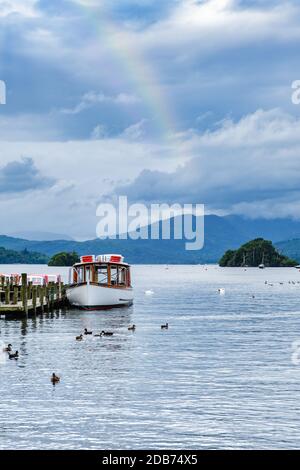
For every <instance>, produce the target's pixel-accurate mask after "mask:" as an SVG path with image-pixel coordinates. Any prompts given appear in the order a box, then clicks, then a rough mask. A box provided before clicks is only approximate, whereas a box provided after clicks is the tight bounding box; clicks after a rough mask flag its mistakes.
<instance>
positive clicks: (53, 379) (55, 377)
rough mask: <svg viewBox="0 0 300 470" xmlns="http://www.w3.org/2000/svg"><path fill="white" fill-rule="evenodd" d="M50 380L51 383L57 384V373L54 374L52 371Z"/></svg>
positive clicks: (58, 380) (58, 379)
mask: <svg viewBox="0 0 300 470" xmlns="http://www.w3.org/2000/svg"><path fill="white" fill-rule="evenodd" d="M51 382H52V383H53V385H55V384H57V383H58V382H60V377H58V375H56V374H55V373H54V372H53V374H52V376H51Z"/></svg>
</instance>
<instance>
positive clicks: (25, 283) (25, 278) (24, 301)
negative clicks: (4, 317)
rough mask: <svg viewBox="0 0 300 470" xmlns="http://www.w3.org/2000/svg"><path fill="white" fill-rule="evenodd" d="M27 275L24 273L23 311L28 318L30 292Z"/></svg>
mask: <svg viewBox="0 0 300 470" xmlns="http://www.w3.org/2000/svg"><path fill="white" fill-rule="evenodd" d="M27 287H28V286H27V274H26V273H22V304H23V310H24V313H25V315H26V317H28V302H27V300H28V296H27V294H28V291H27Z"/></svg>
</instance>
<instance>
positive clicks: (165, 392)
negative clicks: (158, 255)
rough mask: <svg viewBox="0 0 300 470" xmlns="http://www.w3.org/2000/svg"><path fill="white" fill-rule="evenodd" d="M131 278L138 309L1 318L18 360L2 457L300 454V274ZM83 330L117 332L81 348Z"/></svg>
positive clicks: (143, 274) (8, 375)
mask: <svg viewBox="0 0 300 470" xmlns="http://www.w3.org/2000/svg"><path fill="white" fill-rule="evenodd" d="M24 270H25V267H23V268H21V267H16V266H14V267H9V266H0V271H2V272H8V273H10V272H15V271H24ZM46 270H49V268H46V267H36V266H34V267H32V266H31V267H28V266H27V267H26V271H27V272H29V271H30V272H39V271H42V272H45V271H46ZM51 271H52V272H53V271H54V272H57V271H60V272H64V274H66V273H67V270H62V269H61V270H59V269H57V268H54V269H52V270H51ZM133 280H134V286H135V303H134V306H133V307H131V308H129V309H115V310H111V311H106V312H88V313H87V312H82V311H78V310H68V311H65V312H57V313H54V314H46V315H44V316H43V317H41V316H39V317H37V318H36V319H29V320H28V321H27V323H26V322H25V321H23V322H22V321H15V320H4V319H1V320H0V329H1V333H0V340H1V341H3V342H4V343H8V342H10V343H12V344H13V347H14V349H18V350H19V352H20V359H19V360H18V361H14V360H6V361H4V362H3V361H2V364H0V397H1V399H0V434H1V439H0V449H162V448H166V449H182V448H186V449H187V448H189V449H231V448H234V449H237V448H239V449H242V448H250V449H251V448H253V449H254V448H265V449H271V448H300V365H297V360H296V359H297V355H295V354H294V358H293V356H292V353H293V347H292V344H293V342H294V341H297V340H299V341H300V284H299V283H298V282H300V273H299V272H298V271H297V270H296V269H294V268H291V269H289V268H287V269H265V270H259V269H250V268H249V269H247V270H246V271H244V270H243V269H235V268H223V269H222V268H218V267H216V266H207V267H204V266H169V268H168V269H166V267H165V266H134V267H133ZM265 281H268V283H269V284H273V285H269V284H265ZM288 281H290V282H291V281H294V282H295V284H292V283H289V282H288ZM280 282H283V284H280ZM218 288H225V290H226V291H225V295H220V294H219V293H218V291H217V290H218ZM148 289H152V290H153V291H154V294H153V295H145V292H144V291H145V290H148ZM253 296H254V297H255V298H253ZM166 321H167V322H169V325H170V326H169V330H168V331H161V329H160V325H161V324H162V323H164V322H166ZM132 323H135V324H136V326H137V329H136V331H135V332H134V333H132V332H131V331H128V329H127V328H128V326H129V325H130V324H132ZM85 327H87V328H88V329H92V330H93V331H94V332H98V331H101V330H102V329H107V330H112V331H114V333H115V334H114V336H112V337H105V338H94V337H87V338H86V339H85V340H84V341H83V342H81V343H80V342H76V341H75V336H76V335H78V334H79V333H80V332H82V331H83V329H84V328H85ZM299 345H300V343H299ZM299 357H300V355H299ZM292 358H293V359H294V360H292ZM2 359H3V356H2ZM299 362H300V361H299ZM52 372H56V373H58V374H60V375H61V382H60V383H59V384H58V385H56V386H55V387H53V386H52V384H51V383H50V375H51V373H52Z"/></svg>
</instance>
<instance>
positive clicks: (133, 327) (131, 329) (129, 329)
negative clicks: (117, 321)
mask: <svg viewBox="0 0 300 470" xmlns="http://www.w3.org/2000/svg"><path fill="white" fill-rule="evenodd" d="M135 328H136V326H135V325H132V326H129V327H128V331H135Z"/></svg>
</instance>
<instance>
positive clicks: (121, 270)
mask: <svg viewBox="0 0 300 470" xmlns="http://www.w3.org/2000/svg"><path fill="white" fill-rule="evenodd" d="M119 284H120V285H121V286H126V268H125V266H122V267H120V268H119Z"/></svg>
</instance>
